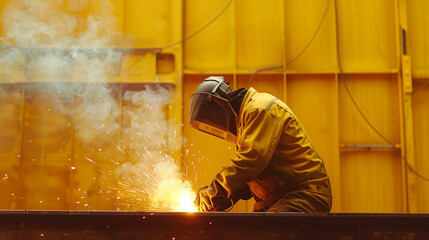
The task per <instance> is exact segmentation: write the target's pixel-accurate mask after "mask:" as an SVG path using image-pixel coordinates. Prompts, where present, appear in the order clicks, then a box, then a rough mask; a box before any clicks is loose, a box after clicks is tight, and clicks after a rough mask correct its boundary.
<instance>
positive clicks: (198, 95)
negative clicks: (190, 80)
mask: <svg viewBox="0 0 429 240" xmlns="http://www.w3.org/2000/svg"><path fill="white" fill-rule="evenodd" d="M230 92H232V91H231V89H230V88H229V86H228V82H225V81H224V79H223V77H218V76H216V77H208V78H206V79H205V80H204V81H203V82H202V83H201V84H200V85H199V86H198V87H197V89H196V90H195V93H194V94H193V95H192V96H191V105H190V111H189V122H190V124H191V126H192V127H193V128H195V129H197V130H199V131H202V132H205V133H208V134H211V135H213V136H216V137H219V138H222V139H224V140H226V141H228V142H233V143H236V139H237V114H236V113H235V111H234V110H233V108H232V106H231V103H230V102H229V97H228V93H230Z"/></svg>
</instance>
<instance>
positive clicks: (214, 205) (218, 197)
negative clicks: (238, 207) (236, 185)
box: [195, 184, 234, 212]
mask: <svg viewBox="0 0 429 240" xmlns="http://www.w3.org/2000/svg"><path fill="white" fill-rule="evenodd" d="M233 205H234V203H233V201H232V200H231V199H228V198H225V197H224V196H223V195H222V194H219V192H218V191H216V188H215V187H214V186H213V184H212V185H210V186H208V187H207V186H204V187H202V188H200V190H198V193H197V198H196V199H195V206H197V208H198V210H199V211H200V212H210V211H229V210H230V209H231V208H232V206H233Z"/></svg>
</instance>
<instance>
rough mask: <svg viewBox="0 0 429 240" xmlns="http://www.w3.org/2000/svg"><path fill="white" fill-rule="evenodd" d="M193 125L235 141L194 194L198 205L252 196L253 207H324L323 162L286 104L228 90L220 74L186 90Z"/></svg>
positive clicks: (210, 207)
mask: <svg viewBox="0 0 429 240" xmlns="http://www.w3.org/2000/svg"><path fill="white" fill-rule="evenodd" d="M189 118H190V124H191V126H192V127H193V128H195V129H197V130H200V131H202V132H205V133H208V134H211V135H213V136H216V137H219V138H222V139H224V140H226V141H229V142H232V143H234V144H236V149H237V151H236V154H235V156H234V158H233V159H231V161H230V164H229V165H227V166H224V167H223V168H222V170H220V172H219V173H218V174H217V175H216V176H215V178H214V179H213V181H212V182H211V184H210V185H209V186H205V187H203V188H201V189H200V190H199V192H198V194H197V197H196V200H195V202H196V205H197V207H198V208H199V210H200V211H225V210H228V209H230V208H232V206H233V205H234V204H235V203H236V202H237V201H238V200H240V199H244V200H248V199H250V198H252V197H253V198H254V199H255V205H254V208H253V210H254V211H257V212H329V211H330V210H331V206H332V194H331V186H330V182H329V177H328V174H327V172H326V169H325V166H324V163H323V160H322V158H321V157H320V155H319V154H318V153H317V151H316V149H315V148H314V146H313V144H312V143H311V141H310V139H309V137H308V135H307V133H306V132H305V131H304V129H303V127H302V125H301V123H300V122H299V121H298V119H297V118H296V116H295V115H294V113H293V112H292V111H291V109H290V108H289V107H288V106H287V105H286V104H285V103H284V102H283V101H281V100H279V99H277V98H276V97H274V96H272V95H270V94H268V93H259V92H258V91H256V90H255V89H254V88H252V87H250V88H249V89H245V88H239V89H237V90H234V91H232V90H231V89H230V87H229V86H228V82H226V81H224V78H223V77H221V76H212V77H208V78H206V79H205V80H204V81H203V82H202V83H201V84H200V85H199V86H198V87H197V89H196V90H195V93H194V94H193V95H192V96H191V103H190V113H189Z"/></svg>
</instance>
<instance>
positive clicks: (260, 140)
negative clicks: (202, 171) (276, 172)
mask: <svg viewBox="0 0 429 240" xmlns="http://www.w3.org/2000/svg"><path fill="white" fill-rule="evenodd" d="M241 124H242V126H241V129H243V130H242V132H241V133H239V136H238V137H239V139H238V146H237V147H238V149H237V152H236V156H235V158H234V159H232V160H231V165H229V166H225V167H224V168H223V169H222V170H221V171H220V172H219V173H218V174H217V175H216V177H215V179H214V180H213V182H212V184H211V189H212V190H214V191H211V192H210V194H209V195H210V198H211V199H213V200H214V199H218V201H219V200H220V199H223V201H229V200H228V199H233V200H234V199H235V198H237V193H239V192H243V191H244V189H247V185H246V183H247V182H249V181H251V180H252V179H254V178H256V177H257V176H258V175H259V174H260V173H261V172H262V171H263V170H264V169H265V168H266V167H267V166H268V164H269V162H270V159H271V157H272V155H273V152H274V150H275V148H276V146H277V143H278V141H279V139H280V135H281V132H282V127H283V126H282V124H281V120H280V119H279V118H278V117H276V116H275V115H273V114H271V113H270V112H269V111H266V110H264V109H254V110H252V111H250V112H247V113H245V115H244V116H243V119H242V122H241ZM247 191H248V190H247ZM249 198H250V197H249ZM215 202H216V201H215ZM220 202H222V201H220ZM214 207H215V206H214Z"/></svg>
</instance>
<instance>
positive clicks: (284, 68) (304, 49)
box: [247, 0, 332, 88]
mask: <svg viewBox="0 0 429 240" xmlns="http://www.w3.org/2000/svg"><path fill="white" fill-rule="evenodd" d="M331 1H332V0H328V3H327V4H326V7H325V11H324V12H323V15H322V18H321V19H320V21H319V24H318V25H317V27H316V30H315V31H314V33H313V35H312V36H311V38H310V40H308V42H307V44H306V45H305V46H304V48H303V49H302V50H301V51H300V52H299V53H298V54H297V55H296V56H295V57H293V58H291V59H290V60H288V61H287V62H286V64H285V66H284V67H283V66H276V67H266V68H259V69H257V70H255V71H254V72H253V74H252V75H251V76H250V78H249V81H248V84H247V88H249V87H250V86H251V84H252V81H253V78H254V77H255V75H256V74H257V73H258V72H263V71H270V70H276V69H281V70H282V71H281V72H284V71H286V70H287V69H286V66H288V65H290V64H292V63H293V62H295V61H296V60H297V59H298V58H299V57H301V56H302V54H304V53H305V52H306V51H307V49H308V48H309V47H310V45H311V44H312V43H313V41H314V39H316V36H317V34H318V33H319V31H320V29H321V28H322V25H323V22H324V21H325V19H326V16H327V15H328V10H329V6H330V5H331Z"/></svg>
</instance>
